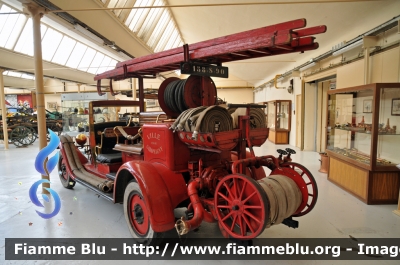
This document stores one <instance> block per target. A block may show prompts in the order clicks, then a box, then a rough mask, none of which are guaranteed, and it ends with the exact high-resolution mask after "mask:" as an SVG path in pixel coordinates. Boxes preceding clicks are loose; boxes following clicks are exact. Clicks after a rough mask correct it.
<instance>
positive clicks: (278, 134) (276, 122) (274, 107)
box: [267, 100, 292, 144]
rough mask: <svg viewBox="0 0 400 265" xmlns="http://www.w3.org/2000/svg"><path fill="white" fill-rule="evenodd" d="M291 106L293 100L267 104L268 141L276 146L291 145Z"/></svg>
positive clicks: (275, 101)
mask: <svg viewBox="0 0 400 265" xmlns="http://www.w3.org/2000/svg"><path fill="white" fill-rule="evenodd" d="M291 105H292V104H291V100H273V101H268V102H267V124H268V128H269V136H268V139H269V140H270V141H271V142H273V143H275V144H288V143H289V132H290V123H291Z"/></svg>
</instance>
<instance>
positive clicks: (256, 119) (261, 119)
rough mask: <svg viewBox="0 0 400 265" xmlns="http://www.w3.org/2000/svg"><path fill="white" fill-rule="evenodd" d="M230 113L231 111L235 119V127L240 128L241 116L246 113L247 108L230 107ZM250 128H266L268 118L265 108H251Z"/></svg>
mask: <svg viewBox="0 0 400 265" xmlns="http://www.w3.org/2000/svg"><path fill="white" fill-rule="evenodd" d="M228 111H229V113H231V116H232V119H233V128H238V127H239V125H238V122H239V119H238V117H239V116H244V115H246V109H245V108H230V109H228ZM249 116H250V129H255V128H266V127H267V126H266V119H265V113H264V110H263V109H259V108H250V114H249Z"/></svg>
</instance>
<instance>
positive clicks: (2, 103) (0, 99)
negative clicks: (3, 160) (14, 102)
mask: <svg viewBox="0 0 400 265" xmlns="http://www.w3.org/2000/svg"><path fill="white" fill-rule="evenodd" d="M3 72H4V69H0V108H1V116H2V117H3V138H4V139H3V140H4V150H8V131H7V122H6V119H7V111H6V98H5V96H4V81H3Z"/></svg>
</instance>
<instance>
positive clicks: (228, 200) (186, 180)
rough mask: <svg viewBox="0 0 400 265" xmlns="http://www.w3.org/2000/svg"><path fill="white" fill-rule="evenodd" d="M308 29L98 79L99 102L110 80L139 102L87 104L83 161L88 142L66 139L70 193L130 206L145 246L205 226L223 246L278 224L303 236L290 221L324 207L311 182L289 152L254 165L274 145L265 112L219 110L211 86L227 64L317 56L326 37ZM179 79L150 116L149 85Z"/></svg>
mask: <svg viewBox="0 0 400 265" xmlns="http://www.w3.org/2000/svg"><path fill="white" fill-rule="evenodd" d="M305 25H306V22H305V20H304V19H299V20H294V21H290V22H285V23H281V24H277V25H273V26H268V27H264V28H260V29H255V30H250V31H246V32H242V33H237V34H233V35H229V36H225V37H221V38H217V39H213V40H209V41H204V42H200V43H196V44H193V45H184V46H183V47H182V48H176V49H172V50H168V51H163V52H159V53H156V54H152V55H148V56H144V57H141V58H135V59H132V60H128V61H125V62H122V63H118V64H117V66H116V68H115V69H114V70H110V71H107V72H105V73H103V74H99V75H97V76H96V77H95V80H97V84H98V92H99V94H102V93H103V92H102V91H101V87H102V86H101V80H102V79H109V80H110V91H111V94H114V91H113V88H112V83H111V81H112V80H123V79H126V78H137V79H138V83H139V100H138V101H126V100H108V101H101V100H100V101H93V102H90V103H89V141H88V142H89V144H88V145H87V147H86V150H87V151H86V155H85V154H83V153H82V152H81V151H80V150H79V148H78V147H79V143H81V144H82V145H85V141H82V139H80V138H79V137H77V139H78V140H79V141H77V142H74V141H73V139H72V138H71V137H70V136H68V135H65V136H60V139H61V143H60V150H61V158H60V161H59V172H60V179H61V182H62V183H63V185H64V186H65V187H66V188H73V187H74V185H75V183H76V182H78V183H80V184H83V185H85V186H86V187H88V188H90V189H92V190H94V191H96V192H97V193H98V194H100V195H101V196H103V197H105V198H107V199H109V200H111V201H112V202H114V203H123V205H124V206H123V208H124V212H125V218H126V221H127V224H128V227H129V229H130V232H131V234H132V236H133V237H134V238H136V239H137V241H138V242H140V243H145V244H155V243H157V242H158V241H159V239H161V238H162V237H163V234H164V232H166V231H168V230H171V229H173V228H176V230H177V232H178V234H179V235H183V234H186V233H188V232H189V231H191V230H193V229H196V228H198V227H199V226H200V224H201V223H202V222H203V221H205V222H215V223H218V225H219V228H220V230H221V232H222V234H223V236H225V237H230V238H236V239H239V240H251V239H253V238H255V237H257V236H259V235H260V234H261V233H262V232H263V231H264V229H265V228H267V227H270V226H271V225H277V224H279V223H283V224H286V225H288V226H290V227H297V225H298V222H297V221H295V220H293V219H292V217H299V216H302V215H305V214H307V213H309V212H310V211H311V210H312V209H313V207H314V206H315V203H316V201H317V197H318V191H317V185H316V182H315V180H314V178H313V176H312V174H311V173H310V172H309V171H308V170H307V169H306V168H305V167H304V166H302V165H300V164H297V163H294V162H291V161H292V158H291V155H292V154H294V153H295V152H294V150H291V149H287V150H278V152H279V153H280V155H279V156H278V157H275V156H273V155H269V154H266V155H263V156H255V154H254V151H253V147H254V146H261V145H262V144H263V143H264V142H265V141H266V139H267V138H268V133H269V129H268V128H267V126H266V124H265V112H264V110H263V109H262V108H265V106H264V105H256V104H228V105H227V106H225V105H216V104H217V92H216V87H215V84H214V82H213V80H212V79H211V77H210V76H217V77H227V76H228V68H227V67H223V66H222V63H225V62H230V61H235V60H243V59H250V58H257V57H263V56H270V55H276V54H285V53H291V52H301V51H307V50H313V49H316V48H318V43H315V42H314V39H315V38H314V37H312V36H310V35H312V34H318V33H323V32H325V31H326V27H325V26H318V27H312V28H307V29H302V28H303V27H305ZM176 69H180V70H181V72H182V73H186V74H190V76H189V78H188V79H185V80H180V79H178V78H174V77H173V78H168V79H166V80H165V81H163V83H162V84H161V86H160V87H159V92H158V101H159V104H160V107H161V109H162V110H163V112H144V96H143V79H144V78H154V77H156V75H157V74H158V73H160V72H163V71H171V70H176ZM133 107H138V108H139V109H140V111H141V112H140V114H139V117H138V118H137V116H132V117H128V118H127V117H125V119H123V120H121V119H118V120H113V121H105V122H96V121H95V120H94V119H93V117H94V115H93V112H94V111H96V110H97V109H99V108H100V109H104V108H107V110H108V111H115V112H118V111H119V112H120V113H121V112H127V111H126V110H127V109H132V108H133ZM125 108H126V110H125V111H124V109H125ZM119 116H120V115H119ZM128 116H129V115H128ZM135 118H136V120H135ZM81 141H82V142H81ZM264 168H268V169H270V174H269V176H266V173H265V171H264ZM180 207H186V208H187V211H186V214H185V216H178V217H176V216H174V209H176V208H180Z"/></svg>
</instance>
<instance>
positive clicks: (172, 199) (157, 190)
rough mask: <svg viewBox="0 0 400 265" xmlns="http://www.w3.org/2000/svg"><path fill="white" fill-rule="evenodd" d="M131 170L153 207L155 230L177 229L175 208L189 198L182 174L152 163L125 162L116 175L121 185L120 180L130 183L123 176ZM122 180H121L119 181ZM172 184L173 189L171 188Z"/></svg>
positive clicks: (144, 195)
mask: <svg viewBox="0 0 400 265" xmlns="http://www.w3.org/2000/svg"><path fill="white" fill-rule="evenodd" d="M127 172H129V173H130V174H131V175H132V176H133V177H134V178H135V180H136V182H137V183H138V184H139V186H140V189H141V191H142V194H143V197H144V198H143V199H144V201H145V203H146V206H147V207H148V210H149V215H150V224H151V227H152V228H153V230H154V231H155V232H165V231H167V230H170V229H172V228H174V225H175V216H174V209H175V207H176V206H177V204H178V203H179V202H180V201H179V200H181V199H182V200H183V199H184V198H187V188H186V184H185V182H184V179H183V177H182V175H180V174H175V173H174V172H172V171H169V170H168V171H164V170H160V169H159V168H158V167H157V168H156V167H155V166H154V165H153V164H152V163H149V162H145V161H130V162H127V163H125V164H123V165H122V166H121V168H120V169H119V170H118V173H117V175H116V178H115V183H116V185H117V186H118V185H119V183H124V182H125V183H126V181H124V180H123V179H124V176H125V177H126V173H127ZM161 172H162V175H161V174H160V173H161ZM120 179H121V181H119V180H120ZM166 182H168V184H166ZM126 184H127V183H126ZM172 186H173V187H174V188H173V189H171V187H172ZM117 189H119V187H117ZM124 189H125V187H124ZM119 190H120V189H119ZM177 201H178V202H177Z"/></svg>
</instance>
